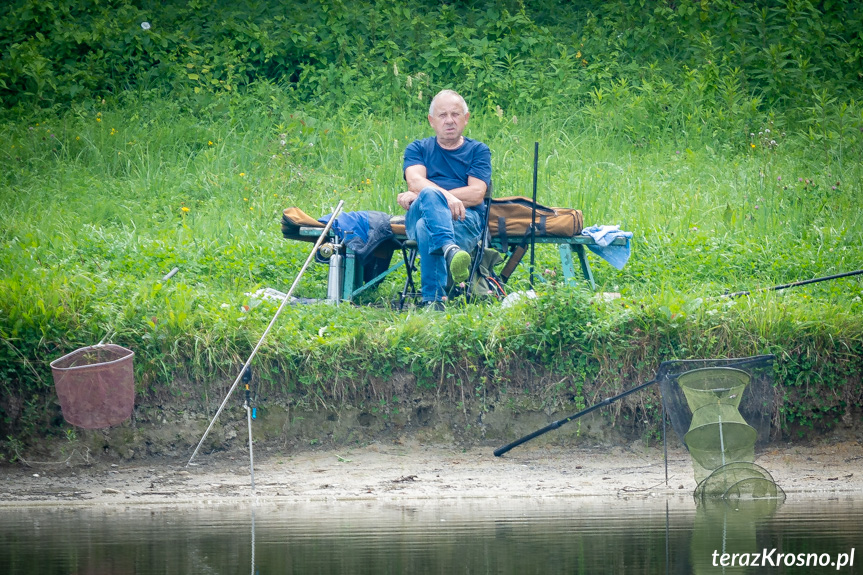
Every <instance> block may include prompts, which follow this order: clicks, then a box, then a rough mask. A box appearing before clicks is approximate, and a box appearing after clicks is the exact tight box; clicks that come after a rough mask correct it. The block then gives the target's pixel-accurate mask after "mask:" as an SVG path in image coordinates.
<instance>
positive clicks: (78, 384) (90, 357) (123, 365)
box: [51, 344, 135, 429]
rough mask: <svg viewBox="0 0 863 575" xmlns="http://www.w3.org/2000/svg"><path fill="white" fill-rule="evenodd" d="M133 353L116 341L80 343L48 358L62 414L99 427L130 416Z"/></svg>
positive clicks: (77, 422)
mask: <svg viewBox="0 0 863 575" xmlns="http://www.w3.org/2000/svg"><path fill="white" fill-rule="evenodd" d="M134 355H135V353H134V352H133V351H131V350H128V349H126V348H125V347H121V346H119V345H113V344H107V345H94V346H90V347H82V348H81V349H77V350H75V351H73V352H72V353H70V354H67V355H64V356H63V357H61V358H59V359H55V360H54V361H52V362H51V372H52V374H53V376H54V386H55V387H56V389H57V397H58V398H59V399H60V408H61V409H62V410H63V418H64V419H65V420H66V421H68V422H69V423H71V424H72V425H76V426H78V427H83V428H85V429H100V428H103V427H110V426H112V425H117V424H118V423H122V422H123V421H126V420H127V419H129V417H131V416H132V409H133V408H134V407H135V377H134V372H133V369H132V358H133V357H134Z"/></svg>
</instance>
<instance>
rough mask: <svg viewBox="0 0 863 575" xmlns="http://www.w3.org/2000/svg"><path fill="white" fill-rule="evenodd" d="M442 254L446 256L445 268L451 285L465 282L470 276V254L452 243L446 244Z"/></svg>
mask: <svg viewBox="0 0 863 575" xmlns="http://www.w3.org/2000/svg"><path fill="white" fill-rule="evenodd" d="M443 255H444V258H446V269H447V273H448V274H449V279H450V281H451V282H452V285H457V284H460V283H462V282H466V281H467V278H468V277H469V276H470V254H469V253H467V252H466V251H464V250H463V249H461V248H460V247H458V246H457V245H455V244H452V245H449V246H447V248H446V249H445V250H444V254H443Z"/></svg>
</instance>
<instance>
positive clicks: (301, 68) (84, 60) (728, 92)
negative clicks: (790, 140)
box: [0, 0, 863, 116]
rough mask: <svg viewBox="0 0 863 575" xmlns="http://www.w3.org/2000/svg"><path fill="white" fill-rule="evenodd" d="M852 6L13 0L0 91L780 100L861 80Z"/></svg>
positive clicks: (348, 103)
mask: <svg viewBox="0 0 863 575" xmlns="http://www.w3.org/2000/svg"><path fill="white" fill-rule="evenodd" d="M861 30H863V9H861V7H860V5H859V3H857V2H852V1H850V0H849V1H835V2H833V1H827V2H809V1H801V0H786V1H784V2H773V1H766V0H762V1H759V2H744V3H740V2H733V1H731V0H719V1H713V2H693V1H690V0H684V1H681V2H659V3H654V2H649V3H645V2H641V1H638V0H617V1H613V2H584V1H580V2H579V1H570V2H552V1H549V0H537V1H533V2H531V1H527V2H515V1H511V0H510V1H506V0H497V1H490V0H487V1H485V2H474V3H462V2H452V3H448V2H442V3H438V4H428V3H417V2H410V1H406V0H401V1H399V2H383V1H377V2H375V1H369V0H366V1H363V2H342V1H335V2H334V1H332V0H326V1H322V0H297V1H293V2H283V3H275V2H256V1H252V0H246V1H243V2H225V1H215V0H214V1H209V2H207V1H200V0H193V1H190V2H185V3H181V2H177V3H163V2H153V1H146V0H137V1H136V0H112V1H109V2H105V3H98V2H91V1H87V0H56V1H54V2H42V1H36V0H18V1H17V2H15V3H14V4H13V6H12V7H11V8H10V9H9V10H8V11H7V12H6V14H5V16H3V17H2V19H0V33H2V36H0V52H2V61H0V97H2V100H3V102H4V103H5V106H7V107H9V106H32V105H36V106H50V105H52V104H57V103H59V104H67V103H69V102H73V101H77V100H80V99H85V98H92V97H94V96H95V97H102V96H105V95H107V94H110V93H115V94H116V93H118V92H120V91H123V90H128V89H156V90H159V91H161V92H163V93H171V94H174V95H181V96H184V97H193V96H194V95H195V94H198V95H201V94H205V93H213V92H216V93H218V92H222V91H235V90H237V89H241V88H242V87H244V86H246V85H248V84H249V83H252V82H254V81H257V80H267V81H269V82H274V83H277V84H279V85H282V86H284V87H285V88H286V89H289V90H291V91H292V93H293V94H294V96H295V99H296V101H297V102H303V103H310V102H312V103H315V104H316V105H318V106H324V107H330V108H344V107H349V108H351V109H354V110H358V111H367V110H382V109H389V108H398V109H409V108H412V107H419V108H422V107H423V106H424V105H425V101H426V100H427V97H428V94H429V93H430V92H432V91H437V90H438V89H440V88H441V87H444V86H454V87H456V88H458V89H460V90H461V91H463V92H464V93H465V94H466V95H468V96H470V99H471V101H473V102H482V106H484V107H487V108H488V109H489V110H490V111H492V112H493V111H495V110H496V109H497V106H500V107H501V108H502V109H503V110H505V111H506V113H508V114H511V113H513V112H516V111H517V112H520V113H525V112H527V111H529V110H531V109H545V108H547V107H549V106H551V107H554V108H558V109H560V108H570V107H573V106H575V105H579V104H584V103H587V102H589V101H590V100H591V99H596V98H597V97H598V93H597V91H604V92H606V93H607V92H608V91H609V90H610V89H612V86H615V85H617V86H630V87H631V88H632V89H635V90H639V91H643V97H644V98H645V99H647V100H650V101H651V106H652V108H651V109H647V110H645V113H654V112H656V111H660V112H661V111H662V110H664V109H665V108H666V107H673V106H674V105H675V102H674V98H671V99H668V94H667V91H668V88H669V87H671V86H675V87H681V86H685V87H687V89H688V90H694V91H696V92H698V94H699V97H700V98H703V99H704V102H702V103H700V105H701V106H702V107H705V108H715V107H719V108H723V109H724V110H725V111H726V113H729V114H731V115H732V116H734V115H735V112H739V111H745V110H746V109H748V108H751V107H753V106H754V107H756V108H765V107H766V108H768V109H774V108H776V107H780V108H793V107H795V106H801V105H804V104H805V103H807V102H809V101H810V99H811V97H812V94H813V92H821V91H826V92H827V93H829V94H831V95H833V96H836V97H839V98H840V99H842V100H850V99H852V98H855V97H856V98H859V95H860V89H861V87H863V77H861V72H860V69H861V65H860V64H861V51H863V37H861V32H860V31H861Z"/></svg>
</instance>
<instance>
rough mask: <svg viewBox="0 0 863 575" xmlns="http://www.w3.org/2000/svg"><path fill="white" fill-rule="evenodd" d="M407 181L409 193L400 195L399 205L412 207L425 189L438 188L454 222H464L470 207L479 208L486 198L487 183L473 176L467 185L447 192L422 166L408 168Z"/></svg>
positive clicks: (469, 177)
mask: <svg viewBox="0 0 863 575" xmlns="http://www.w3.org/2000/svg"><path fill="white" fill-rule="evenodd" d="M405 181H407V184H408V191H407V192H404V193H401V194H399V196H398V203H399V205H400V206H401V207H403V208H404V209H406V210H407V209H408V208H410V205H411V204H412V203H413V201H414V200H416V199H417V196H418V195H419V193H420V192H421V191H422V190H423V189H424V188H429V187H431V188H437V189H438V190H440V191H441V192H443V194H444V196H446V198H447V204H448V205H449V209H450V211H451V212H452V216H453V219H454V220H463V219H464V217H465V210H466V209H467V208H468V207H472V206H478V205H479V204H481V203H482V200H483V198H484V197H485V190H486V188H487V187H488V186H487V185H486V183H485V182H484V181H482V180H480V179H479V178H475V177H473V176H468V177H467V185H466V186H462V187H460V188H455V189H452V190H445V189H443V188H441V187H440V186H438V185H437V184H435V183H434V182H432V181H431V180H429V179H428V178H427V177H426V167H425V166H423V165H422V164H417V165H414V166H408V168H407V169H406V170H405Z"/></svg>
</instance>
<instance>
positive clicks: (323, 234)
mask: <svg viewBox="0 0 863 575" xmlns="http://www.w3.org/2000/svg"><path fill="white" fill-rule="evenodd" d="M344 203H345V201H344V200H341V201H339V205H338V206H336V209H335V211H334V212H333V215H332V216H331V217H330V219H329V221H328V222H327V225H325V226H324V229H323V230H322V231H321V235H320V236H319V237H318V241H316V242H315V245H314V247H312V251H311V253H309V257H307V258H306V262H305V263H304V264H303V267H302V268H300V273H299V274H297V277H296V279H294V283H293V284H291V289H289V290H288V293H286V294H285V297H284V298H283V299H282V303H281V305H279V309H277V310H276V313H275V315H273V319H271V320H270V323H269V325H268V326H267V329H265V330H264V334H263V335H262V336H261V339H259V340H258V343H257V345H255V348H254V349H253V350H252V353H251V355H249V359H247V360H246V363H245V364H243V368H242V369H241V370H240V373H239V374H238V375H237V379H235V380H234V384H233V385H232V386H231V389H229V390H228V393H227V394H226V395H225V399H224V400H223V401H222V404H221V405H220V406H219V409H218V410H217V411H216V415H214V416H213V420H212V421H210V425H209V427H207V430H206V431H205V432H204V435H203V437H201V441H199V442H198V446H197V447H195V451H194V452H193V453H192V456H191V457H190V458H189V461H188V463H186V467H188V466H189V465H191V464H192V460H193V459H195V456H196V455H197V454H198V450H200V449H201V445H203V444H204V440H205V439H206V438H207V435H209V433H210V430H211V429H213V425H214V424H215V423H216V419H218V418H219V415H220V414H221V413H222V410H223V409H225V405H227V403H228V399H229V398H230V397H231V394H232V393H234V390H235V389H237V385H239V383H240V380H241V379H242V378H243V376H244V375H245V373H246V370H248V369H249V366H250V365H251V363H252V359H254V357H255V355H256V354H257V353H258V350H259V349H260V348H261V344H263V343H264V339H265V338H266V337H267V334H268V333H270V330H271V329H272V328H273V325H274V324H275V323H276V319H278V317H279V314H281V313H282V310H283V309H285V306H286V305H287V303H288V301H289V300H290V299H291V294H292V293H294V289H295V288H296V287H297V284H299V283H300V278H302V277H303V273H305V271H306V268H307V267H309V264H310V263H311V262H312V258H314V257H315V253H316V252H317V251H318V248H320V247H321V244H322V243H323V241H324V239H325V238H326V237H327V236H328V234H329V231H330V227H332V225H333V222H335V221H336V218H338V217H339V213H340V212H341V211H342V206H343V205H344ZM249 373H251V372H249ZM249 421H250V424H249V447H250V449H251V445H252V443H251V442H252V438H251V419H250V420H249ZM249 464H250V465H253V464H254V462H253V460H252V453H251V450H250V451H249ZM251 475H252V490H253V491H254V483H255V479H254V477H255V472H254V469H252V470H251Z"/></svg>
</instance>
